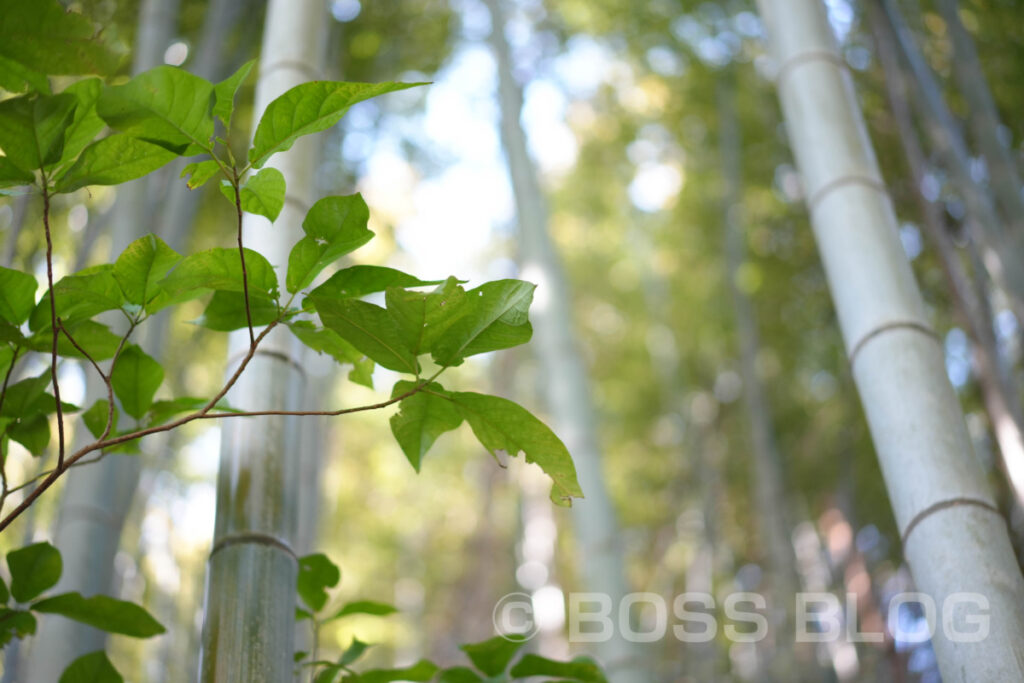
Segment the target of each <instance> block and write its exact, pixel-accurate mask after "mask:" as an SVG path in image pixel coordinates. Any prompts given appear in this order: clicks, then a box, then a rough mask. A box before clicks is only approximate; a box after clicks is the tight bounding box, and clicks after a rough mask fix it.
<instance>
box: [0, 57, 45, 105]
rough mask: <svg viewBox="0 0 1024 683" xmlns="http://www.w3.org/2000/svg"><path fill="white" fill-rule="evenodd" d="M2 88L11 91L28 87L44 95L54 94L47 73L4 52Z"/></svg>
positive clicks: (0, 70) (0, 71) (0, 63)
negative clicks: (17, 60)
mask: <svg viewBox="0 0 1024 683" xmlns="http://www.w3.org/2000/svg"><path fill="white" fill-rule="evenodd" d="M0 88H3V89H4V90H9V91H10V92H22V91H24V90H26V89H27V90H35V91H36V92H40V93H42V94H44V95H52V94H53V91H52V90H51V89H50V81H49V79H48V78H47V77H46V74H44V73H40V72H39V71H36V70H35V69H32V68H29V67H28V66H26V65H24V64H22V63H21V62H16V61H14V60H13V59H10V58H8V57H5V56H3V55H2V54H0Z"/></svg>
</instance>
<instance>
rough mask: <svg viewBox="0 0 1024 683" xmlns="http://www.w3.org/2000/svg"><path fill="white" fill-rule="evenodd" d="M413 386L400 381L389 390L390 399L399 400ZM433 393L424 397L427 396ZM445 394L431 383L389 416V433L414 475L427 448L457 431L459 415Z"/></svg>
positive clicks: (460, 421) (438, 386)
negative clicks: (396, 398) (452, 431)
mask: <svg viewBox="0 0 1024 683" xmlns="http://www.w3.org/2000/svg"><path fill="white" fill-rule="evenodd" d="M416 386H417V383H416V382H405V381H400V382H396V383H395V387H394V389H392V390H391V398H395V397H396V396H401V395H402V394H404V393H407V392H409V391H411V390H412V389H414V388H415V387H416ZM428 391H429V392H434V393H427V392H428ZM437 394H443V395H444V396H446V395H447V392H446V391H445V390H444V388H443V387H441V385H440V384H437V383H436V382H431V383H430V384H428V385H427V386H426V387H425V390H422V389H421V390H420V391H419V392H417V393H415V394H413V395H412V396H409V397H408V398H404V399H402V400H401V401H400V402H399V404H398V407H399V412H397V413H395V414H394V415H392V416H391V433H392V434H394V435H395V440H396V441H398V445H399V446H401V448H402V452H403V453H405V457H406V458H408V459H409V463H410V464H411V465H412V466H413V469H415V470H416V471H417V472H419V471H420V463H421V462H422V461H423V456H424V455H426V454H427V451H429V450H430V447H431V446H432V445H433V444H434V441H436V440H437V437H439V436H441V435H442V434H444V433H445V432H450V431H451V430H453V429H457V428H458V426H459V425H460V424H462V415H460V414H459V411H458V410H456V409H455V406H454V405H452V402H451V401H449V400H448V399H447V398H445V397H444V396H439V395H437Z"/></svg>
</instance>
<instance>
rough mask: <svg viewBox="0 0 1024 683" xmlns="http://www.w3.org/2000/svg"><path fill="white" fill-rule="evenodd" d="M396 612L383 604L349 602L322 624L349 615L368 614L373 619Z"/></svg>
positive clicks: (365, 601)
mask: <svg viewBox="0 0 1024 683" xmlns="http://www.w3.org/2000/svg"><path fill="white" fill-rule="evenodd" d="M397 611H398V610H397V609H395V608H394V607H393V606H392V605H389V604H387V603H384V602H373V601H372V600H358V601H356V602H350V603H348V604H347V605H345V606H344V607H342V608H341V609H340V610H338V611H337V612H335V613H334V614H333V615H332V616H331V617H330V618H328V619H324V623H327V622H328V621H334V620H335V619H341V618H342V617H347V616H349V615H351V614H369V615H370V616H374V617H386V616H387V615H389V614H394V613H396V612H397Z"/></svg>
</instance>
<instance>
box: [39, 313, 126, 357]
mask: <svg viewBox="0 0 1024 683" xmlns="http://www.w3.org/2000/svg"><path fill="white" fill-rule="evenodd" d="M65 332H66V333H65ZM51 334H52V333H51V331H50V329H49V328H46V329H45V330H41V331H39V332H36V333H35V334H33V335H32V336H31V337H29V338H28V339H27V340H26V341H25V343H24V344H23V345H24V346H26V347H27V348H30V349H32V350H33V351H38V352H40V353H50V349H51V348H52V346H53V341H52V337H51ZM68 334H70V335H71V336H72V337H73V338H74V340H75V342H76V343H77V344H78V345H79V346H81V347H82V348H83V349H84V350H85V352H86V353H87V354H89V357H91V358H92V359H93V360H106V359H107V358H112V357H113V355H114V353H116V352H117V347H118V346H119V345H120V343H121V338H120V337H118V336H117V335H116V334H114V333H113V332H111V331H110V328H109V327H107V326H106V325H103V324H101V323H98V322H96V321H95V320H79V321H77V322H75V321H74V320H73V321H71V322H69V323H65V324H64V330H63V331H61V334H60V336H59V337H57V355H58V356H63V357H64V358H85V355H83V354H82V352H81V351H79V350H78V349H77V348H75V345H74V344H72V343H71V340H69V339H68V336H67V335H68Z"/></svg>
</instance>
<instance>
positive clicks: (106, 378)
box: [0, 318, 138, 508]
mask: <svg viewBox="0 0 1024 683" xmlns="http://www.w3.org/2000/svg"><path fill="white" fill-rule="evenodd" d="M57 324H58V325H59V326H60V329H61V332H63V333H64V336H65V337H67V338H68V341H70V342H71V345H72V346H74V347H75V348H76V349H78V352H79V353H81V354H82V355H83V356H85V358H86V360H88V361H89V362H90V363H91V364H92V367H93V368H94V369H95V370H96V372H97V374H99V376H100V379H101V380H102V381H103V386H104V387H105V388H106V391H107V423H106V425H105V426H104V428H103V433H102V434H100V436H99V438H98V440H99V441H102V440H103V439H105V438H107V436H108V435H109V434H110V430H111V429H113V425H114V385H113V383H112V382H111V379H110V378H111V377H113V375H114V366H115V365H117V359H118V358H120V357H121V352H122V351H124V347H125V344H127V343H128V338H129V337H131V336H132V332H133V331H135V327H136V325H137V324H138V323H136V322H135V321H134V320H132V319H130V318H129V327H128V331H127V332H125V334H124V336H123V337H121V341H120V342H119V343H118V345H117V349H115V350H114V356H113V358H112V359H111V361H110V372H109V373H105V372H103V369H102V368H101V367H100V366H99V364H98V363H97V362H96V361H95V360H94V359H93V357H92V356H90V355H89V352H88V351H86V350H85V349H83V348H82V346H81V345H80V344H79V343H78V342H77V341H75V338H74V337H72V336H71V333H70V332H69V331H68V328H67V327H65V326H64V323H63V322H61V320H60V319H59V318H58V319H57ZM0 508H2V506H0Z"/></svg>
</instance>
